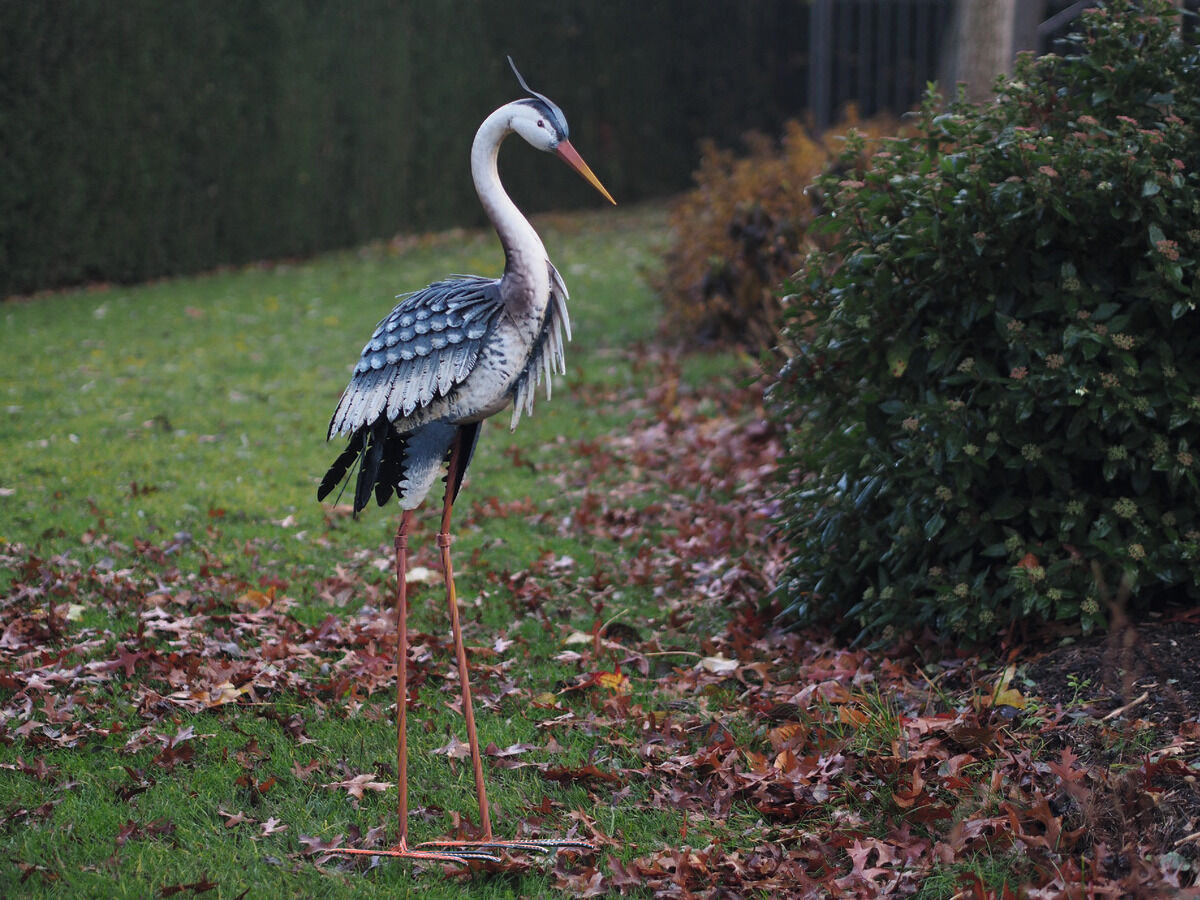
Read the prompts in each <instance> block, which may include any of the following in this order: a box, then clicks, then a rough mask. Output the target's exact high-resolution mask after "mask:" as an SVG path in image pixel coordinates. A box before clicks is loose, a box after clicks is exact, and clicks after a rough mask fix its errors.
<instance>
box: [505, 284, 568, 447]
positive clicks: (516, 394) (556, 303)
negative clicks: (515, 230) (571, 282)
mask: <svg viewBox="0 0 1200 900" xmlns="http://www.w3.org/2000/svg"><path fill="white" fill-rule="evenodd" d="M546 265H548V266H549V267H550V303H549V304H548V305H547V307H546V318H545V320H544V321H543V323H542V330H541V333H540V334H539V335H538V338H537V341H536V343H535V344H534V345H533V351H532V352H531V353H530V355H529V361H528V362H527V363H526V364H525V368H524V369H523V370H522V371H521V374H520V375H519V376H518V377H517V380H516V382H514V384H513V389H512V395H513V414H512V422H511V423H510V425H509V428H510V429H515V428H516V427H517V423H518V422H520V421H521V415H522V413H524V414H525V415H531V414H532V413H533V399H534V395H535V394H536V392H537V388H538V385H540V384H541V383H542V378H543V376H544V377H545V379H546V399H547V400H549V399H550V389H551V388H550V385H551V376H553V375H554V373H555V372H558V374H560V375H566V374H567V356H566V351H565V348H564V344H563V335H564V333H565V335H566V339H567V340H568V341H569V340H570V339H571V317H570V315H569V314H568V313H567V300H568V299H570V298H569V295H568V294H567V286H566V284H565V283H563V280H562V276H561V275H559V274H558V269H556V268H554V264H553V263H551V262H549V261H547V262H546Z"/></svg>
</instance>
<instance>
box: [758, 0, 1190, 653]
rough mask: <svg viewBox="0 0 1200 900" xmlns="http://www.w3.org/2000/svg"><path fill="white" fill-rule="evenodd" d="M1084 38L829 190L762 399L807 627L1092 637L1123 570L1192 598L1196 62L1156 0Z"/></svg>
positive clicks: (857, 149) (1140, 592) (791, 595)
mask: <svg viewBox="0 0 1200 900" xmlns="http://www.w3.org/2000/svg"><path fill="white" fill-rule="evenodd" d="M1084 25H1085V33H1084V34H1083V35H1081V36H1076V37H1075V38H1073V41H1074V43H1073V45H1072V46H1073V49H1072V51H1071V53H1070V54H1069V55H1066V56H1061V57H1060V56H1045V57H1041V58H1039V59H1032V58H1024V59H1023V60H1022V61H1021V62H1020V63H1019V65H1018V66H1017V70H1016V74H1015V77H1013V78H1012V79H1011V80H1010V81H1008V82H1005V83H998V86H997V90H998V96H997V98H996V100H995V102H993V103H989V104H985V105H983V106H980V107H972V106H969V105H967V104H965V103H964V102H962V101H961V100H960V101H959V102H956V103H954V104H952V105H951V107H950V108H949V109H948V110H946V111H939V109H938V105H937V104H936V102H935V98H933V97H932V96H931V97H930V98H929V99H928V101H927V103H926V105H925V107H924V109H923V111H922V113H921V114H920V117H919V126H918V133H917V134H916V135H914V136H913V137H911V138H908V139H894V140H888V141H885V142H884V147H883V148H882V152H878V153H876V154H875V155H873V156H872V157H870V158H869V160H868V161H867V162H866V164H863V155H862V146H863V142H862V140H861V139H854V140H852V141H851V142H849V144H848V145H847V147H846V151H845V152H844V153H843V154H842V156H841V158H840V164H839V169H840V171H837V172H836V173H831V174H827V175H825V176H824V177H822V178H821V179H819V184H820V187H821V189H822V190H823V191H824V192H825V193H826V195H827V200H828V202H829V204H830V210H831V211H830V213H829V215H828V216H827V217H825V219H824V221H823V222H822V223H820V226H821V227H823V228H824V229H825V230H826V231H827V232H828V235H829V238H830V240H831V241H832V242H833V248H832V249H833V253H832V255H827V254H822V253H813V254H810V255H809V256H808V257H807V258H806V260H805V262H804V264H803V265H802V266H801V267H800V270H799V271H798V272H797V273H796V275H795V277H794V281H793V283H792V290H793V291H794V293H795V299H794V302H793V303H792V304H791V306H792V308H794V309H796V310H803V314H802V315H801V314H800V313H797V314H795V315H793V316H792V318H791V319H790V323H789V325H788V327H789V328H790V329H791V333H792V334H793V335H794V336H796V335H798V334H799V333H801V332H803V333H804V334H805V335H810V336H811V339H810V340H808V341H807V342H805V343H804V344H803V345H802V348H801V351H800V352H799V353H798V354H797V355H796V356H795V357H793V358H792V359H791V360H790V362H789V363H788V365H787V366H786V368H785V370H784V372H783V376H782V378H781V380H780V382H779V384H777V385H776V386H775V388H774V399H775V402H776V406H777V408H778V410H779V413H780V415H781V417H782V419H783V421H784V423H785V425H786V426H787V428H788V429H789V441H790V450H789V454H788V457H787V459H786V462H785V467H786V468H787V470H788V471H789V472H790V473H791V483H790V484H791V486H790V487H789V488H788V492H787V495H786V503H785V509H786V511H785V513H784V516H783V527H784V529H785V531H786V534H787V535H788V537H789V540H790V542H791V547H792V551H793V553H792V556H791V559H790V568H789V572H788V576H787V578H786V579H785V580H784V581H783V583H782V585H781V589H782V591H783V592H785V594H786V597H787V599H788V601H789V604H790V606H789V609H790V611H791V612H792V613H793V614H794V615H795V616H797V617H798V618H799V619H800V620H802V621H810V622H811V621H826V622H835V623H838V624H839V625H840V627H841V628H842V629H843V630H845V629H853V630H857V631H858V632H859V633H860V635H876V636H880V637H884V638H886V637H888V636H890V635H892V634H894V633H898V632H900V631H903V630H908V629H913V628H921V627H929V628H932V629H935V630H937V631H939V632H941V633H944V634H950V633H955V634H958V635H963V636H968V637H971V638H975V639H985V638H988V637H990V636H991V635H993V634H994V633H995V631H996V630H997V628H998V627H1000V626H1002V625H1004V624H1006V623H1012V622H1015V621H1018V620H1024V621H1025V622H1026V623H1027V624H1030V625H1036V624H1037V623H1038V622H1044V621H1051V620H1059V621H1062V622H1065V623H1067V624H1069V625H1072V626H1074V625H1078V626H1081V627H1082V629H1083V630H1084V631H1087V630H1089V629H1092V628H1094V627H1097V626H1103V625H1104V623H1105V613H1106V609H1105V607H1104V602H1103V601H1104V599H1105V596H1106V594H1105V592H1104V591H1101V590H1098V585H1099V584H1105V583H1107V584H1108V585H1113V584H1115V583H1116V582H1118V581H1119V580H1121V579H1125V578H1127V579H1129V580H1130V581H1131V583H1132V584H1133V599H1132V601H1131V602H1132V604H1133V606H1134V607H1135V608H1136V607H1137V606H1139V605H1140V606H1143V607H1144V606H1145V605H1146V604H1148V603H1151V602H1155V600H1156V598H1161V597H1162V596H1163V595H1164V594H1167V593H1173V594H1175V595H1177V596H1181V597H1185V598H1189V599H1191V600H1195V599H1197V598H1200V485H1198V482H1197V466H1198V465H1200V354H1198V348H1200V312H1197V310H1196V304H1197V302H1198V301H1200V282H1198V281H1197V278H1196V259H1197V256H1198V255H1200V174H1198V167H1200V135H1198V132H1197V127H1198V125H1200V55H1198V53H1197V49H1196V47H1194V46H1190V45H1188V44H1187V43H1185V42H1183V41H1182V40H1181V39H1180V37H1179V33H1178V20H1177V18H1176V15H1175V11H1174V10H1173V8H1172V7H1171V5H1170V4H1169V3H1167V2H1164V0H1146V2H1142V3H1140V4H1137V3H1133V2H1130V0H1115V2H1112V3H1110V4H1108V5H1107V8H1106V9H1098V10H1091V11H1089V12H1088V13H1086V14H1085V16H1084ZM1097 576H1099V578H1097Z"/></svg>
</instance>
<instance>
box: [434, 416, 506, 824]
mask: <svg viewBox="0 0 1200 900" xmlns="http://www.w3.org/2000/svg"><path fill="white" fill-rule="evenodd" d="M461 448H462V444H461V442H460V441H459V440H458V438H455V440H454V444H453V445H452V446H451V448H450V472H449V474H448V475H447V476H446V499H445V501H444V502H443V504H442V530H441V532H440V533H439V534H438V536H437V544H438V547H439V548H440V549H441V551H442V571H443V573H444V575H445V579H446V604H447V605H448V606H449V607H450V630H451V632H453V634H454V656H455V659H456V660H457V661H458V683H459V690H460V691H461V692H462V708H463V718H465V719H466V720H467V743H468V744H469V745H470V747H471V767H472V768H473V769H474V770H475V797H476V799H477V800H478V801H479V826H480V827H481V828H482V829H483V837H484V839H485V840H490V839H491V837H492V820H491V815H490V814H489V812H488V802H487V787H486V786H485V785H484V780H483V759H482V758H481V756H480V754H479V736H478V733H477V732H476V731H475V708H474V705H473V704H472V702H471V676H470V670H469V668H468V666H467V650H466V647H464V646H463V638H462V626H461V624H460V623H459V617H458V594H457V593H456V592H455V589H454V570H453V568H452V567H451V565H450V511H451V508H452V507H453V505H454V494H455V490H456V488H457V485H456V484H455V483H454V482H455V474H454V473H455V471H456V469H457V467H458V454H459V452H460V451H461Z"/></svg>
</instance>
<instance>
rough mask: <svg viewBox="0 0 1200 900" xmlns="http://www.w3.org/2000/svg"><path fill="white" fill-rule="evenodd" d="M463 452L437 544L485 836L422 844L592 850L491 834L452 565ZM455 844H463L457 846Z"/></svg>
mask: <svg viewBox="0 0 1200 900" xmlns="http://www.w3.org/2000/svg"><path fill="white" fill-rule="evenodd" d="M461 452H462V442H461V441H460V440H459V439H458V438H455V441H454V444H453V446H452V447H451V449H450V474H449V475H447V476H446V499H445V501H444V502H443V505H442V528H441V531H440V533H439V534H438V537H437V542H438V547H440V548H441V551H442V569H443V571H444V572H445V577H446V602H447V603H448V605H449V606H450V628H451V630H452V631H453V632H454V653H455V656H456V658H457V660H458V680H459V685H460V688H461V690H462V707H463V717H464V718H465V719H466V720H467V743H468V744H469V745H470V747H471V766H472V768H474V770H475V796H476V798H477V799H478V801H479V825H480V827H481V828H482V829H483V836H482V837H480V838H479V839H477V840H473V841H425V842H423V843H421V844H420V845H418V846H420V847H431V848H436V849H440V850H441V851H442V852H460V853H461V852H463V851H464V850H465V851H466V852H486V851H488V850H507V851H531V852H535V853H554V852H557V851H559V850H582V851H586V852H591V851H594V850H595V849H596V847H595V846H594V845H593V844H590V843H588V842H587V841H579V840H574V839H569V838H568V839H551V840H539V839H530V840H515V841H505V840H496V839H495V838H494V837H493V836H492V818H491V814H490V812H489V810H488V801H487V787H486V785H485V784H484V777H483V760H482V758H481V757H480V753H479V736H478V734H477V733H476V731H475V709H474V705H473V704H472V702H471V680H470V673H469V671H468V668H467V651H466V648H465V647H464V646H463V639H462V626H461V625H460V623H459V617H458V596H457V594H456V592H455V589H454V571H453V569H452V568H451V565H450V511H451V507H452V506H453V504H454V495H455V493H456V491H457V488H458V485H457V484H455V472H456V471H457V469H458V456H459V453H461ZM452 848H461V849H459V850H454V849H452Z"/></svg>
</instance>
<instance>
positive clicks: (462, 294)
mask: <svg viewBox="0 0 1200 900" xmlns="http://www.w3.org/2000/svg"><path fill="white" fill-rule="evenodd" d="M502 309H503V304H502V302H501V299H500V290H499V282H498V281H496V280H495V279H492V278H479V277H476V276H463V277H459V278H451V279H447V280H445V281H438V282H435V283H434V284H431V285H430V286H429V287H427V288H425V289H424V290H421V291H417V292H416V293H414V294H409V295H408V296H406V297H404V298H403V299H402V300H401V301H400V303H398V304H397V305H396V308H395V309H393V310H392V311H391V312H390V313H389V314H388V315H387V317H386V318H384V319H383V321H381V322H380V323H379V324H378V325H377V326H376V327H375V331H374V333H373V334H372V335H371V339H370V340H369V341H368V342H367V345H366V346H365V347H363V351H362V356H361V357H360V358H359V360H358V365H356V366H355V367H354V375H353V377H352V378H351V379H350V385H349V387H347V388H346V392H345V393H344V394H343V395H342V399H341V401H340V402H339V403H338V405H337V409H336V410H334V413H333V418H332V419H330V422H329V434H328V437H330V438H332V437H333V436H334V435H338V434H345V435H353V434H355V433H356V432H357V431H358V430H359V429H360V428H362V427H364V426H366V425H371V424H372V423H374V422H375V421H376V420H377V419H379V417H380V416H381V415H382V414H384V413H386V418H387V419H388V421H395V420H396V419H397V418H401V417H405V416H409V415H411V414H412V413H413V411H414V410H416V409H418V408H421V407H425V406H428V405H429V404H430V403H432V402H433V400H434V399H435V398H437V397H444V396H446V395H447V394H449V393H450V391H452V390H453V389H454V388H455V387H456V386H458V385H460V384H462V382H464V381H465V380H466V379H467V376H468V375H470V374H471V370H472V369H474V368H475V363H476V361H477V360H478V358H479V354H480V352H482V350H483V348H484V346H485V345H486V343H487V339H488V336H489V335H490V334H491V333H492V331H494V330H495V327H496V322H497V320H498V318H499V314H500V312H501V310H502Z"/></svg>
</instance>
